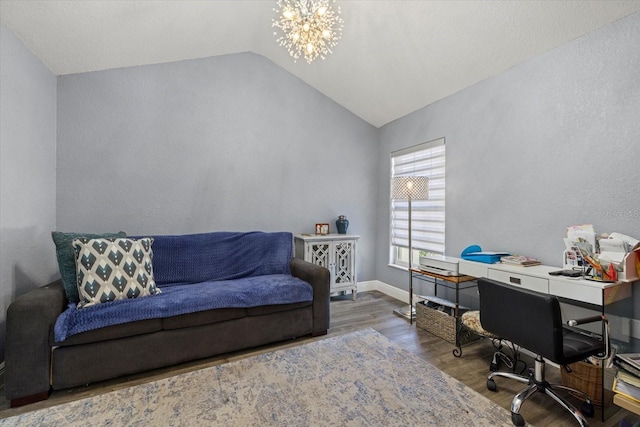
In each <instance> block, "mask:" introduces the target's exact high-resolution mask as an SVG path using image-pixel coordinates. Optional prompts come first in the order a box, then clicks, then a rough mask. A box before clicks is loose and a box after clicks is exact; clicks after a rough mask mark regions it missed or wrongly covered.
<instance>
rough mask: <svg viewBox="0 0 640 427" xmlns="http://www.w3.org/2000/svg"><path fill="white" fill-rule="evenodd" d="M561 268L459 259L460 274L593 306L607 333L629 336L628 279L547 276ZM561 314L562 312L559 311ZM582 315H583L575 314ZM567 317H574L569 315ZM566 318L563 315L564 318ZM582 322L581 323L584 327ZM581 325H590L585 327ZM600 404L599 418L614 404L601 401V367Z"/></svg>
mask: <svg viewBox="0 0 640 427" xmlns="http://www.w3.org/2000/svg"><path fill="white" fill-rule="evenodd" d="M558 270H562V269H561V268H558V267H550V266H546V265H536V266H532V267H521V266H512V265H506V264H485V263H481V262H476V261H467V260H460V265H459V271H460V274H464V275H468V276H473V277H486V278H489V279H493V280H497V281H499V282H502V283H506V284H508V285H512V286H514V287H521V288H523V289H529V290H532V291H537V292H541V293H546V294H550V295H556V296H557V297H558V298H559V300H560V301H561V302H562V301H564V302H566V306H567V307H569V306H573V305H578V306H580V307H584V308H587V309H589V310H596V311H598V312H599V313H601V314H606V315H607V318H608V319H609V324H610V326H611V337H612V338H616V336H617V337H619V338H620V339H621V340H622V341H626V342H629V339H630V336H629V335H630V320H629V319H630V317H631V314H632V309H633V307H632V289H633V288H632V285H633V283H632V282H623V281H619V282H616V283H604V282H595V281H591V280H586V279H582V278H570V277H566V276H551V275H549V272H551V271H558ZM563 317H564V313H563ZM578 317H586V316H578ZM571 318H574V317H573V316H571ZM565 320H566V319H565ZM584 326H585V325H583V327H584ZM585 329H590V328H588V327H585ZM592 332H596V333H601V334H602V333H603V332H604V331H602V330H600V331H592ZM601 372H602V374H601V381H602V384H603V387H602V390H601V401H602V402H603V403H602V405H601V406H600V407H601V409H602V417H601V418H602V421H604V420H605V419H606V418H608V417H609V416H611V414H612V413H613V412H615V408H614V407H612V406H608V407H606V406H607V405H605V403H604V402H605V388H607V389H609V388H610V385H605V375H604V370H601Z"/></svg>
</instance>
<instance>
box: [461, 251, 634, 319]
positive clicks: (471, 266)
mask: <svg viewBox="0 0 640 427" xmlns="http://www.w3.org/2000/svg"><path fill="white" fill-rule="evenodd" d="M558 270H562V268H559V267H550V266H548V265H536V266H533V267H520V266H517V265H506V264H485V263H481V262H476V261H467V260H460V274H465V275H468V276H473V277H486V278H489V279H494V280H497V281H499V282H503V283H507V284H510V285H513V286H519V287H522V288H523V289H530V290H532V291H537V292H541V293H545V294H551V295H556V296H558V297H560V298H562V299H566V300H571V301H575V302H577V303H578V304H581V305H591V306H595V307H593V308H594V309H598V308H597V307H601V309H602V310H603V313H604V306H607V305H610V304H613V303H615V302H618V301H622V300H624V299H627V298H630V297H631V290H632V285H633V283H632V282H622V281H620V282H616V283H604V282H595V281H592V280H586V279H582V278H570V277H565V276H550V275H549V272H551V271H558Z"/></svg>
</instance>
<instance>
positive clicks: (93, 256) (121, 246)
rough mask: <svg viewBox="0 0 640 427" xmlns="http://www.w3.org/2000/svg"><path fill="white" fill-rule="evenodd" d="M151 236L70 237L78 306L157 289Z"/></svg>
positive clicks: (152, 291)
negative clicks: (75, 271)
mask: <svg viewBox="0 0 640 427" xmlns="http://www.w3.org/2000/svg"><path fill="white" fill-rule="evenodd" d="M152 244H153V238H151V237H145V238H142V239H137V240H136V239H127V238H100V239H88V238H78V239H75V240H74V241H73V250H74V252H75V255H76V270H77V275H78V294H79V295H80V302H79V303H78V308H84V307H90V306H92V305H96V304H101V303H105V302H109V301H116V300H122V299H131V298H139V297H145V296H149V295H154V294H158V293H160V289H158V288H157V287H156V282H155V280H154V279H153V265H152V260H153V251H152V249H151V245H152Z"/></svg>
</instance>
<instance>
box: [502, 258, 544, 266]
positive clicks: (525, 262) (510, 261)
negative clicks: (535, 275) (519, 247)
mask: <svg viewBox="0 0 640 427" xmlns="http://www.w3.org/2000/svg"><path fill="white" fill-rule="evenodd" d="M500 262H501V263H502V264H507V265H519V266H521V267H531V266H532V265H540V264H541V263H540V260H538V259H536V258H532V257H529V256H524V255H508V256H503V257H500Z"/></svg>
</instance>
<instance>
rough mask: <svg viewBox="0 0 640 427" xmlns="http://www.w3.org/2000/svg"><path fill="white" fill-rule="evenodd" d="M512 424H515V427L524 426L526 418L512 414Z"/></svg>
mask: <svg viewBox="0 0 640 427" xmlns="http://www.w3.org/2000/svg"><path fill="white" fill-rule="evenodd" d="M511 422H512V423H513V425H514V426H523V425H524V418H522V415H520V414H515V413H513V412H512V413H511Z"/></svg>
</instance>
